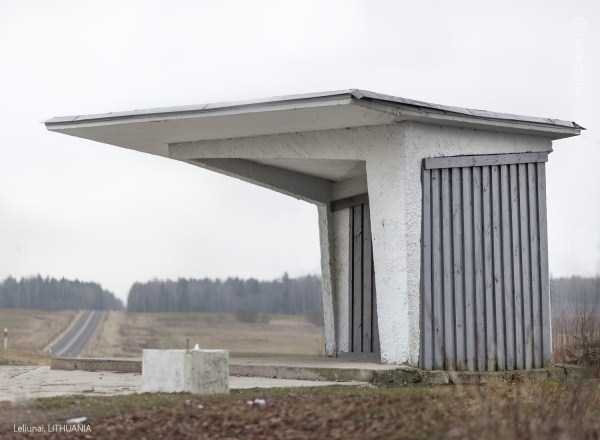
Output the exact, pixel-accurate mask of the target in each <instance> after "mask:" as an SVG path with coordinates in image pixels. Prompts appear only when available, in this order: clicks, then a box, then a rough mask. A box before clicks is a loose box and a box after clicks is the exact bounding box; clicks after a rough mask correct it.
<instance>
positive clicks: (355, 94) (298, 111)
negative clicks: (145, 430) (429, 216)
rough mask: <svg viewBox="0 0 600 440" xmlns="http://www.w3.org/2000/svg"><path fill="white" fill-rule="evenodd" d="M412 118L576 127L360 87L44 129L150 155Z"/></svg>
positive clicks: (542, 130)
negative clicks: (185, 145)
mask: <svg viewBox="0 0 600 440" xmlns="http://www.w3.org/2000/svg"><path fill="white" fill-rule="evenodd" d="M402 121H419V122H424V123H433V124H437V125H453V126H462V127H470V128H479V129H484V130H491V131H504V132H516V133H527V134H531V135H537V136H544V137H547V138H550V139H560V138H565V137H569V136H575V135H578V134H579V133H580V130H582V129H583V127H581V126H580V125H578V124H576V123H575V122H569V121H563V120H560V119H551V118H540V117H531V116H521V115H513V114H507V113H495V112H490V111H486V110H475V109H468V108H462V107H451V106H446V105H439V104H431V103H427V102H421V101H415V100H411V99H405V98H400V97H396V96H390V95H383V94H380V93H374V92H370V91H367V90H360V89H348V90H339V91H331V92H323V93H310V94H302V95H289V96H279V97H273V98H266V99H258V100H252V101H239V102H226V103H215V104H203V105H191V106H181V107H166V108H153V109H145V110H133V111H126V112H115V113H104V114H95V115H79V116H61V117H55V118H52V119H49V120H47V121H46V122H45V125H46V127H47V129H48V130H51V131H56V132H60V133H65V134H69V135H72V136H77V137H82V138H86V139H91V140H95V141H98V142H103V143H107V144H112V145H117V146H121V147H126V148H131V149H135V150H139V151H144V152H147V153H151V154H158V155H163V156H168V155H169V153H168V152H169V148H168V145H169V144H170V143H176V142H188V141H197V140H210V139H225V138H239V137H247V136H259V135H269V134H279V133H292V132H302V131H313V130H327V129H336V128H348V127H359V126H372V125H383V124H393V123H398V122H402Z"/></svg>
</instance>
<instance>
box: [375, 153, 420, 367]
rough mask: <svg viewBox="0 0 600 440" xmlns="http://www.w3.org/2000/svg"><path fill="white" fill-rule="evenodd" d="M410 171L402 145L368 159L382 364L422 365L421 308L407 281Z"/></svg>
mask: <svg viewBox="0 0 600 440" xmlns="http://www.w3.org/2000/svg"><path fill="white" fill-rule="evenodd" d="M405 168H406V167H405V159H404V157H403V155H402V153H401V146H400V145H388V146H385V147H384V148H381V150H379V151H377V153H376V154H375V152H374V154H373V155H372V157H371V158H369V159H368V160H367V182H368V188H369V203H370V209H371V231H372V234H373V259H374V264H375V282H376V286H377V314H378V325H379V341H380V345H381V361H382V362H384V363H408V364H411V365H416V363H417V362H418V359H416V358H415V355H414V353H412V352H411V351H412V350H411V341H412V339H414V338H415V337H416V338H418V334H417V335H415V334H414V331H412V330H411V328H414V326H415V325H417V327H418V310H416V311H415V310H412V308H413V307H412V305H411V300H410V292H409V285H408V277H407V269H408V255H407V254H408V246H407V242H406V240H407V221H409V220H410V219H407V215H406V212H407V206H406V205H407V198H406V193H405V190H406V185H405V183H406V182H405V179H406V173H405V172H404V171H403V170H404V169H405ZM417 308H418V304H417ZM415 320H417V321H415ZM413 321H415V322H413ZM412 345H414V344H412Z"/></svg>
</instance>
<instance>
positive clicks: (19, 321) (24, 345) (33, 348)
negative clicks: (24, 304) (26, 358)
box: [0, 309, 77, 353]
mask: <svg viewBox="0 0 600 440" xmlns="http://www.w3.org/2000/svg"><path fill="white" fill-rule="evenodd" d="M76 315H77V312H76V311H73V310H68V311H59V312H57V311H45V310H26V309H0V330H4V328H5V327H6V328H8V332H9V339H8V340H9V348H10V349H11V350H15V351H18V352H22V353H27V352H29V353H39V352H41V351H42V350H43V349H44V347H46V346H47V345H48V344H49V343H50V342H51V341H52V340H53V339H54V338H55V337H56V336H58V335H59V334H60V333H61V332H62V331H63V330H64V329H66V328H67V327H68V325H69V324H70V322H71V321H72V320H73V319H74V318H75V316H76ZM0 344H1V342H0ZM1 348H2V347H1V346H0V349H1Z"/></svg>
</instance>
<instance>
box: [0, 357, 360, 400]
mask: <svg viewBox="0 0 600 440" xmlns="http://www.w3.org/2000/svg"><path fill="white" fill-rule="evenodd" d="M331 385H351V386H357V385H358V386H368V384H366V383H364V382H344V383H336V382H327V381H308V380H285V379H269V378H262V377H235V376H231V377H230V378H229V387H230V389H233V390H235V389H251V388H281V387H318V386H331ZM140 392H142V376H141V375H140V374H139V373H113V372H108V371H98V372H92V371H81V370H71V371H65V370H51V369H50V368H49V367H13V366H0V401H11V402H18V401H22V400H29V399H37V398H41V397H53V396H67V395H87V396H115V395H125V394H134V393H140Z"/></svg>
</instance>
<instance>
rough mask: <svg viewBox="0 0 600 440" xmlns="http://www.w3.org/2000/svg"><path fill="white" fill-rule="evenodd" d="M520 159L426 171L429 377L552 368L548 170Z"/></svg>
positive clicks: (424, 322)
mask: <svg viewBox="0 0 600 440" xmlns="http://www.w3.org/2000/svg"><path fill="white" fill-rule="evenodd" d="M512 159H514V158H512ZM512 159H511V160H508V161H507V163H508V164H498V165H483V166H467V167H462V166H460V164H462V163H464V162H462V161H460V160H456V158H448V163H447V164H448V167H446V168H443V167H440V162H439V161H438V160H436V161H435V164H436V167H435V168H432V169H429V168H427V167H426V168H425V169H424V170H423V231H422V234H423V236H422V256H423V262H422V280H421V281H422V282H421V290H422V301H421V305H422V309H421V317H422V319H421V360H420V363H421V367H422V368H425V369H458V370H479V371H485V370H487V371H493V370H505V369H508V370H512V369H526V368H540V367H543V366H545V365H547V364H548V363H549V361H550V353H551V347H550V320H549V297H548V266H547V264H548V263H547V261H548V260H547V236H546V196H545V169H544V167H545V164H544V162H542V161H534V162H531V163H523V162H522V161H515V160H512ZM488 162H489V161H484V162H482V163H488ZM453 164H458V165H459V166H456V167H455V166H453Z"/></svg>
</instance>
